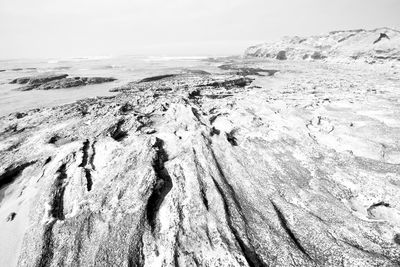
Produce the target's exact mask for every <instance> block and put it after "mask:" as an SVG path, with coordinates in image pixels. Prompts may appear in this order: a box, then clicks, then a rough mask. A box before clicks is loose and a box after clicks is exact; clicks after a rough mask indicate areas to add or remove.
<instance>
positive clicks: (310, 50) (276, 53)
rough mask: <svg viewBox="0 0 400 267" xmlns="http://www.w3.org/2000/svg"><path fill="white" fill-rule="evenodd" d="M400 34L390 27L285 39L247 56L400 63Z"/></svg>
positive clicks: (253, 51)
mask: <svg viewBox="0 0 400 267" xmlns="http://www.w3.org/2000/svg"><path fill="white" fill-rule="evenodd" d="M399 47H400V32H399V31H397V30H393V29H389V28H379V29H375V30H350V31H333V32H330V33H328V34H323V35H317V36H310V37H305V38H302V37H298V36H294V37H284V38H282V39H281V40H280V41H278V42H275V43H265V44H260V45H256V46H252V47H249V48H248V49H247V50H246V51H245V56H246V57H266V58H275V59H278V60H284V59H289V60H304V59H306V60H321V59H326V60H333V61H348V60H354V59H358V60H363V61H367V62H370V63H373V62H375V61H377V60H396V61H398V60H400V48H399Z"/></svg>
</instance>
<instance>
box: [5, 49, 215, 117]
mask: <svg viewBox="0 0 400 267" xmlns="http://www.w3.org/2000/svg"><path fill="white" fill-rule="evenodd" d="M218 65H220V64H219V63H217V62H213V61H207V60H205V58H201V57H187V58H182V57H181V58H171V57H134V56H125V57H115V58H76V59H65V60H60V59H58V60H55V59H51V60H0V70H5V71H0V116H3V115H8V114H9V113H12V112H16V111H24V110H29V109H34V108H42V107H50V106H55V105H60V104H65V103H70V102H73V101H75V100H79V99H83V98H87V97H96V96H110V95H113V94H115V93H111V92H109V90H110V89H112V88H114V87H116V86H119V85H122V84H125V83H127V82H130V81H134V80H137V79H142V78H145V77H148V76H153V75H159V74H166V73H179V72H182V71H183V70H185V69H192V70H193V69H201V70H205V71H209V72H220V70H219V69H218V68H217V67H218ZM49 72H51V73H60V74H61V73H66V74H69V75H71V76H88V77H91V76H102V77H106V76H107V77H110V76H111V77H115V78H117V79H118V80H117V81H115V82H111V83H104V84H98V85H90V86H84V87H74V88H67V89H57V90H46V91H40V90H32V91H26V92H19V91H15V90H13V89H15V88H18V87H19V86H20V85H15V84H9V82H10V81H11V80H13V79H15V78H18V77H25V76H34V75H38V74H41V73H49Z"/></svg>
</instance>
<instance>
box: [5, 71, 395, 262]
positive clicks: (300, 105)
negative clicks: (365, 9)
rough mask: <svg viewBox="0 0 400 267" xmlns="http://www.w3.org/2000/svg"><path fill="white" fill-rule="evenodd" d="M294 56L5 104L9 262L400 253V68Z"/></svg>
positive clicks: (328, 258) (374, 257)
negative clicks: (272, 68) (288, 60)
mask: <svg viewBox="0 0 400 267" xmlns="http://www.w3.org/2000/svg"><path fill="white" fill-rule="evenodd" d="M261 67H262V66H261ZM254 68H259V66H254ZM291 68H292V69H291V70H287V69H286V70H281V71H280V72H279V75H277V76H271V77H261V78H257V79H256V80H253V79H250V78H245V77H243V76H235V75H233V76H232V75H231V74H229V75H209V74H201V73H196V74H193V73H192V74H182V75H165V76H162V77H160V76H158V77H151V78H148V79H146V80H142V81H140V82H133V83H130V84H127V85H126V86H124V87H122V88H117V89H116V90H115V91H120V92H121V93H120V94H118V95H116V96H113V97H101V98H96V99H86V100H81V101H78V102H75V103H73V104H67V105H63V106H59V107H55V108H45V109H41V110H32V111H28V112H25V113H23V115H21V113H18V114H10V115H9V116H6V117H2V118H1V119H0V144H1V147H0V151H1V153H0V183H1V184H0V196H2V197H1V198H0V201H1V202H0V205H1V206H0V226H1V228H2V229H6V230H7V231H8V232H11V233H12V236H10V237H9V241H8V244H7V247H11V248H13V251H14V253H15V254H12V252H10V253H9V254H6V255H2V256H3V257H2V259H3V262H4V261H6V260H9V261H8V262H9V263H10V262H11V261H12V259H15V265H16V264H17V265H18V266H40V267H42V266H398V265H399V264H400V258H399V255H400V242H399V239H400V237H399V236H400V235H399V233H400V229H399V222H400V199H399V198H398V192H399V189H400V167H399V166H400V165H399V164H400V161H399V158H398V156H399V155H400V152H399V151H400V147H399V143H398V135H397V134H398V129H399V127H400V123H399V121H398V118H399V117H397V115H398V113H399V103H398V102H396V101H394V100H393V99H396V97H397V99H398V94H399V92H398V90H397V91H396V90H395V88H396V86H398V85H399V81H398V80H391V79H388V77H386V76H382V73H379V72H377V71H376V70H374V71H372V70H369V71H368V70H364V71H362V72H360V70H358V69H348V70H346V72H345V73H343V72H340V71H343V69H341V68H337V66H332V67H331V68H327V67H326V66H325V67H320V66H319V67H317V66H315V65H311V66H309V67H308V68H306V69H304V68H303V66H296V65H293V66H292V67H291ZM238 69H240V67H238ZM263 69H264V68H263ZM293 70H297V71H293ZM386 75H387V74H386ZM354 77H358V78H357V79H355V78H354ZM382 77H385V78H384V79H383V78H382ZM391 78H393V77H391ZM374 79H381V80H380V81H381V82H382V83H381V86H382V87H378V88H377V87H375V86H374V85H371V84H368V83H366V82H365V81H366V80H368V81H371V82H373V81H374ZM382 79H383V80H382ZM339 80H340V84H338V81H339ZM372 88H374V89H375V91H372V90H370V89H372ZM381 91H382V92H383V91H384V94H383V93H381ZM359 103H362V105H359ZM377 103H380V105H377ZM389 111H391V112H392V113H391V112H389ZM393 111H394V113H396V114H394V113H393ZM0 251H1V249H0ZM3 251H4V250H3ZM10 265H12V264H10Z"/></svg>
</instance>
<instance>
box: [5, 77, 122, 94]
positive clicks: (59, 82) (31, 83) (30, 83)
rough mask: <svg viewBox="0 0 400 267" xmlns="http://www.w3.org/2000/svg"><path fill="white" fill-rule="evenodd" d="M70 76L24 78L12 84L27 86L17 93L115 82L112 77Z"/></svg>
mask: <svg viewBox="0 0 400 267" xmlns="http://www.w3.org/2000/svg"><path fill="white" fill-rule="evenodd" d="M67 76H68V74H62V75H40V76H34V77H22V78H18V79H14V80H13V81H12V82H11V83H17V84H26V85H25V86H22V87H19V88H17V89H15V90H17V91H29V90H33V89H35V90H52V89H60V88H70V87H78V86H86V85H90V84H99V83H105V82H112V81H115V80H116V79H115V78H110V77H67Z"/></svg>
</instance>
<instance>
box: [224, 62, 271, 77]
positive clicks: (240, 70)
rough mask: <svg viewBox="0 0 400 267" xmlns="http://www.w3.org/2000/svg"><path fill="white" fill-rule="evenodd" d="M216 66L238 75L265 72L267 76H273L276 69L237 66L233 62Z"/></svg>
mask: <svg viewBox="0 0 400 267" xmlns="http://www.w3.org/2000/svg"><path fill="white" fill-rule="evenodd" d="M218 68H220V69H222V70H229V71H231V73H232V74H235V75H240V76H251V75H253V76H264V74H262V73H265V74H266V75H267V76H273V75H274V74H275V73H277V72H278V70H273V69H262V68H252V67H246V66H238V65H235V64H224V65H221V66H218Z"/></svg>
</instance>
